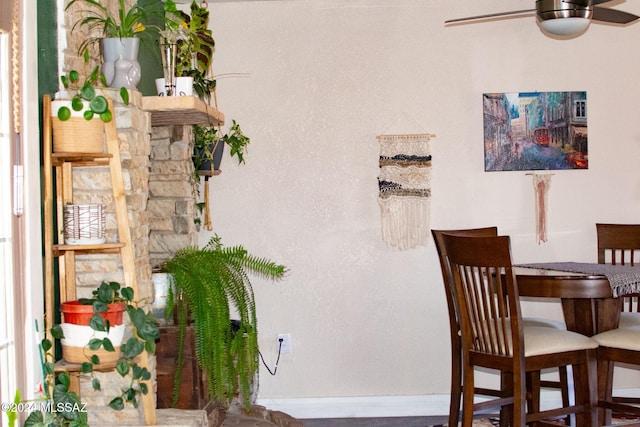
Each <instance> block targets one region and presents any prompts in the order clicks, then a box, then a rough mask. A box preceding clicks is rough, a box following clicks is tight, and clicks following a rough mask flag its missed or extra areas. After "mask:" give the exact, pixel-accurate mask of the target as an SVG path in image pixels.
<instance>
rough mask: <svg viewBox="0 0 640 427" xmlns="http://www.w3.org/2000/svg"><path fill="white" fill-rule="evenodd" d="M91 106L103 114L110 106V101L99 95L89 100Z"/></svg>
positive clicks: (97, 112)
mask: <svg viewBox="0 0 640 427" xmlns="http://www.w3.org/2000/svg"><path fill="white" fill-rule="evenodd" d="M89 106H90V107H91V109H92V110H93V111H95V112H96V114H102V113H104V112H105V111H107V108H109V103H108V102H107V98H105V97H104V96H102V95H98V96H96V97H95V98H93V99H92V100H91V101H90V102H89Z"/></svg>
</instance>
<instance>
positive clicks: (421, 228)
mask: <svg viewBox="0 0 640 427" xmlns="http://www.w3.org/2000/svg"><path fill="white" fill-rule="evenodd" d="M433 137H434V135H431V134H426V133H425V134H409V135H378V136H377V137H376V139H377V140H378V142H379V144H380V176H379V177H378V185H379V189H380V193H379V196H378V204H379V205H380V217H381V221H382V239H383V240H384V241H385V242H386V243H387V244H388V245H389V246H392V247H394V248H397V249H400V250H407V249H412V248H415V247H416V246H420V245H425V244H426V242H427V241H428V238H429V211H430V210H429V205H430V200H431V145H430V141H431V138H433Z"/></svg>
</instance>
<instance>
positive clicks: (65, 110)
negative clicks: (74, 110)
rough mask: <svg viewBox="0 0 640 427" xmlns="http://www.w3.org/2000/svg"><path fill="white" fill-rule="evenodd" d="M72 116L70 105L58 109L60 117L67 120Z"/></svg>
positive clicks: (63, 120)
mask: <svg viewBox="0 0 640 427" xmlns="http://www.w3.org/2000/svg"><path fill="white" fill-rule="evenodd" d="M70 118H71V110H70V109H69V107H60V108H59V109H58V119H59V120H60V121H62V122H65V121H67V120H69V119H70Z"/></svg>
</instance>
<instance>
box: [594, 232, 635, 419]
mask: <svg viewBox="0 0 640 427" xmlns="http://www.w3.org/2000/svg"><path fill="white" fill-rule="evenodd" d="M596 233H597V236H598V263H600V264H619V265H638V266H640V225H638V224H601V223H597V224H596ZM639 299H640V297H639V296H638V295H634V296H628V297H624V299H623V302H622V304H621V310H622V312H621V313H620V322H619V326H618V329H613V330H611V331H606V332H603V333H600V334H598V335H595V336H594V337H593V339H595V340H596V341H598V343H600V347H599V348H598V362H599V368H598V369H599V373H598V375H599V377H601V378H607V379H608V380H607V382H606V383H605V384H602V383H601V384H600V385H601V387H600V388H601V390H600V393H601V394H600V406H602V407H604V408H605V409H607V410H613V411H614V412H616V413H627V414H628V413H631V414H633V415H640V409H638V408H637V407H633V406H630V405H631V404H635V405H638V404H640V398H637V397H626V396H619V395H618V396H613V382H612V381H609V380H612V379H613V371H612V369H614V366H613V364H614V363H615V362H619V363H630V364H633V365H640V362H639V361H640V302H639ZM609 417H610V413H608V414H607V419H608V418H609Z"/></svg>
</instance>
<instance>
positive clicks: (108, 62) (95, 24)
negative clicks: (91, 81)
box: [65, 0, 163, 89]
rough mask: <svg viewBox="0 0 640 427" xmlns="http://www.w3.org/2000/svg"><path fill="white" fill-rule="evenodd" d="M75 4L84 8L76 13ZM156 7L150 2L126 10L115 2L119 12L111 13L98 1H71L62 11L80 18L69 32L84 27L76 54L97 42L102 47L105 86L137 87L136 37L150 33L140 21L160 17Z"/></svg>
mask: <svg viewBox="0 0 640 427" xmlns="http://www.w3.org/2000/svg"><path fill="white" fill-rule="evenodd" d="M78 2H81V3H82V4H83V5H84V6H86V8H85V9H82V10H79V11H76V10H75V9H74V5H75V4H77V3H78ZM159 4H160V2H158V5H156V4H155V3H152V4H150V5H146V6H145V7H142V6H141V5H140V4H138V3H135V4H133V5H132V6H131V7H126V5H125V0H118V9H117V11H116V12H115V13H113V12H112V11H111V10H110V9H109V8H107V7H106V6H105V5H103V4H101V3H100V1H98V0H71V1H70V2H69V3H67V6H66V7H65V11H68V12H69V11H75V12H76V13H79V14H80V16H81V17H80V18H79V19H78V20H77V21H76V23H75V24H74V25H73V27H72V29H73V30H75V29H76V27H78V26H80V27H85V28H86V30H87V32H88V35H87V38H86V39H85V40H84V41H83V42H82V43H81V44H80V47H79V49H78V52H80V53H82V52H85V51H88V50H89V49H90V48H91V47H92V46H94V45H96V44H98V43H100V45H101V46H100V47H101V49H102V56H103V60H104V62H103V64H102V72H103V73H104V75H105V77H106V81H107V86H109V87H120V86H124V87H126V88H127V89H135V88H136V86H137V84H138V82H139V81H140V78H141V75H140V64H139V63H138V50H139V46H140V37H139V36H141V35H147V34H148V31H147V30H149V28H147V27H145V25H144V24H143V21H144V20H146V18H147V17H148V15H149V14H155V15H158V16H163V8H162V6H159ZM154 5H155V6H154ZM147 8H148V9H147ZM154 29H155V28H154Z"/></svg>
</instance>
